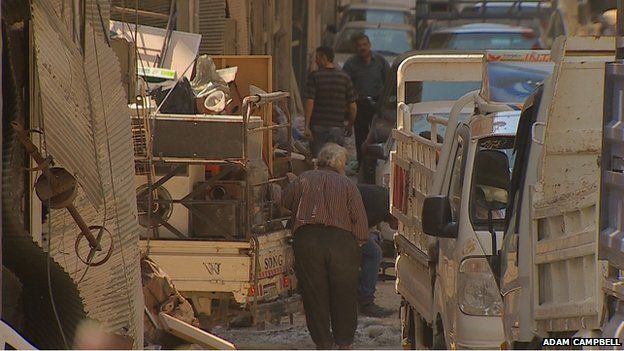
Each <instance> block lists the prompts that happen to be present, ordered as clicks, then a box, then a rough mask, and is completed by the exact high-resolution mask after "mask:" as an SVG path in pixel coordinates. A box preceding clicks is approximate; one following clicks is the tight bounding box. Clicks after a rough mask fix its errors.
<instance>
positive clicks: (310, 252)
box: [294, 225, 360, 349]
mask: <svg viewBox="0 0 624 351" xmlns="http://www.w3.org/2000/svg"><path fill="white" fill-rule="evenodd" d="M294 248H295V266H296V272H297V280H298V283H299V288H300V289H301V294H302V297H303V307H304V309H305V315H306V322H307V325H308V330H309V331H310V336H311V337H312V340H313V341H314V343H315V344H316V347H317V348H319V349H331V348H332V346H333V344H334V343H335V344H336V345H338V346H347V345H351V344H352V343H353V337H354V335H355V329H356V327H357V286H358V269H359V266H360V249H359V247H358V245H357V242H356V241H355V238H354V237H353V235H352V234H351V233H350V232H347V231H345V230H342V229H338V228H334V227H326V226H323V225H306V226H303V227H300V228H299V229H297V231H296V232H295V245H294ZM330 326H331V331H330Z"/></svg>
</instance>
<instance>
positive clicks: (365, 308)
mask: <svg viewBox="0 0 624 351" xmlns="http://www.w3.org/2000/svg"><path fill="white" fill-rule="evenodd" d="M359 312H360V314H361V315H363V316H367V317H375V318H383V317H388V316H390V315H391V314H393V313H394V311H393V310H390V309H387V308H383V307H381V306H378V305H376V304H375V303H374V302H373V303H369V304H366V305H360V309H359Z"/></svg>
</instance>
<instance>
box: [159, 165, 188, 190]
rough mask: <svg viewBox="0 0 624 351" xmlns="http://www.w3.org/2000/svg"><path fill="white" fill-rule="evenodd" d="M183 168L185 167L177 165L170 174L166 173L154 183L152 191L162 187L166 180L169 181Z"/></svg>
mask: <svg viewBox="0 0 624 351" xmlns="http://www.w3.org/2000/svg"><path fill="white" fill-rule="evenodd" d="M184 167H186V165H178V166H177V167H176V168H174V169H173V170H172V171H171V172H169V173H167V174H166V175H165V176H164V177H162V178H160V179H158V180H157V181H156V182H155V183H153V184H152V186H151V188H152V190H153V189H155V188H158V187H160V186H162V185H164V184H165V183H166V182H167V181H168V180H170V179H171V178H173V177H175V176H176V175H177V174H178V173H180V171H181V170H182V169H184Z"/></svg>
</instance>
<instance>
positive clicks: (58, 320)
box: [38, 83, 69, 349]
mask: <svg viewBox="0 0 624 351" xmlns="http://www.w3.org/2000/svg"><path fill="white" fill-rule="evenodd" d="M38 86H41V83H39V84H38ZM38 100H39V101H41V90H39V99H38ZM39 125H40V127H41V131H42V135H43V137H42V138H40V139H39V143H40V148H39V149H40V150H42V149H43V150H42V151H43V152H44V155H45V157H44V158H45V159H48V157H49V155H48V147H47V145H48V144H47V138H46V134H45V132H44V131H45V121H44V118H43V116H42V115H41V114H39ZM41 146H43V148H41ZM47 181H48V187H49V188H51V187H52V184H51V181H52V180H51V179H50V178H49V177H48V178H47ZM51 204H52V200H51V199H48V200H47V206H48V248H47V252H46V261H47V262H46V276H47V281H48V296H49V297H50V304H51V305H52V311H53V313H54V318H55V319H56V324H57V325H58V328H59V332H60V334H61V338H62V339H63V344H64V345H65V348H67V349H69V343H68V342H67V337H66V336H65V331H64V330H63V324H62V323H61V317H60V315H59V312H58V309H57V308H56V302H55V301H54V292H53V291H52V275H51V272H50V270H51V268H50V262H51V260H52V257H51V255H50V252H51V250H52V207H51Z"/></svg>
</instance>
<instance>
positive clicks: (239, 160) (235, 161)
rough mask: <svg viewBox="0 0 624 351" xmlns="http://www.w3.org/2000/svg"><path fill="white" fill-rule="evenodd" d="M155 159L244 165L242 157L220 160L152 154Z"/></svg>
mask: <svg viewBox="0 0 624 351" xmlns="http://www.w3.org/2000/svg"><path fill="white" fill-rule="evenodd" d="M152 157H153V160H154V161H158V162H162V163H185V164H188V165H205V164H225V163H230V164H239V165H241V166H243V165H244V162H243V159H242V158H226V159H218V160H207V159H196V158H172V157H162V156H152Z"/></svg>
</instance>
